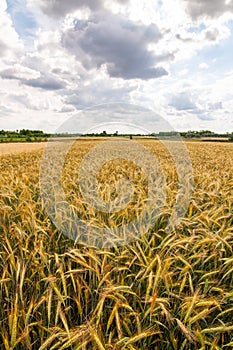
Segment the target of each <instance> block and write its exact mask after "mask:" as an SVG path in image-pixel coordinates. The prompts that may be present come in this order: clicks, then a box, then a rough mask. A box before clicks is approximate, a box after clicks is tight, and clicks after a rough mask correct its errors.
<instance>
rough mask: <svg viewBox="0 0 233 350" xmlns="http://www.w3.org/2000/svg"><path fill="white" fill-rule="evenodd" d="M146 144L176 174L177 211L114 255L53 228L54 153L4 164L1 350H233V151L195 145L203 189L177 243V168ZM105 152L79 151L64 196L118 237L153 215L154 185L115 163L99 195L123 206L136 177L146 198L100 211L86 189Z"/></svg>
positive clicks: (171, 184)
mask: <svg viewBox="0 0 233 350" xmlns="http://www.w3.org/2000/svg"><path fill="white" fill-rule="evenodd" d="M140 142H143V144H144V145H145V146H146V147H147V148H148V149H150V151H151V152H152V153H154V154H155V156H156V157H157V158H158V159H159V162H160V163H161V165H162V167H163V169H164V172H165V173H166V183H167V184H166V191H167V200H166V203H165V205H164V208H163V210H162V211H161V214H160V215H159V217H158V218H157V221H156V222H155V223H154V226H153V227H152V228H151V230H150V231H149V232H147V233H146V234H142V235H141V236H140V237H139V238H138V240H136V241H133V242H131V243H129V244H128V245H126V246H121V247H114V248H111V249H104V248H103V249H95V248H93V247H90V246H88V245H85V244H84V243H83V244H81V243H80V242H77V243H76V244H75V245H74V242H73V241H71V240H69V239H68V238H67V237H65V236H64V235H63V234H62V233H61V232H59V231H58V230H57V229H56V227H55V226H54V224H53V223H52V222H51V221H50V219H49V217H48V214H47V213H46V210H45V208H44V205H43V204H42V202H41V197H40V188H39V167H40V159H41V156H42V151H33V152H29V153H24V154H12V155H5V156H2V157H1V163H0V170H1V173H0V181H1V190H0V191H1V198H0V208H1V216H0V300H1V306H0V344H2V345H0V348H1V349H9V350H10V349H11V350H12V349H22V350H23V349H32V350H33V349H35V350H38V349H40V350H44V349H76V350H78V349H80V350H83V349H93V350H97V349H99V350H103V349H115V350H117V349H131V350H133V349H135V350H136V349H151V350H153V349H155V350H156V349H159V350H163V349H167V350H170V349H174V350H182V349H183V350H185V349H187V350H189V349H195V350H196V349H200V350H201V349H203V350H204V349H213V350H214V349H216V350H217V349H219V350H220V349H230V348H233V342H232V339H233V326H232V319H233V305H232V300H233V252H232V249H233V248H232V243H233V215H232V212H233V145H232V144H230V143H204V144H203V143H198V142H196V143H192V142H190V143H187V147H188V149H189V152H190V156H191V159H192V163H193V169H194V178H195V189H194V193H193V195H192V198H191V201H190V205H189V208H188V211H187V214H186V217H185V218H184V220H183V221H182V223H181V224H179V226H178V227H177V228H176V229H175V230H173V231H172V232H166V230H165V229H166V225H167V222H168V219H169V215H170V214H171V212H172V206H173V204H174V200H175V198H176V193H177V174H176V169H175V164H174V162H173V161H172V159H171V156H170V155H169V153H168V152H167V151H166V150H165V149H164V147H163V146H162V145H161V144H160V143H159V142H156V141H149V140H146V141H140ZM94 145H96V141H91V140H88V141H86V142H81V141H79V142H78V143H77V144H76V145H75V146H74V147H73V149H72V151H71V152H70V153H69V155H68V157H67V160H66V165H65V168H64V170H63V186H64V191H65V193H66V197H67V199H68V200H69V202H70V203H72V205H73V208H74V211H75V212H76V213H77V212H78V213H79V215H80V217H81V218H83V219H85V220H86V221H88V222H89V223H95V224H96V225H98V226H99V227H107V226H112V227H118V226H120V225H122V224H124V223H127V222H130V221H131V220H132V219H134V218H135V216H136V215H137V213H140V212H141V210H142V209H143V203H144V202H143V201H144V200H145V198H146V195H147V185H146V181H144V178H143V174H142V172H141V170H140V169H139V168H138V167H137V166H135V165H133V164H130V163H129V162H127V161H117V162H111V164H108V166H107V165H106V166H105V167H103V169H101V172H100V174H99V178H98V180H99V183H100V186H99V194H100V196H102V198H103V199H105V200H110V199H112V198H115V196H116V193H115V190H114V188H113V186H112V184H113V183H114V181H115V180H116V179H119V178H121V177H122V176H123V177H124V176H126V174H127V176H128V178H129V179H130V181H133V182H134V186H135V188H136V191H135V195H134V197H133V198H132V200H131V202H130V205H128V206H127V207H126V208H125V209H123V210H121V211H119V212H118V213H112V214H105V213H102V212H100V211H96V210H94V209H93V208H92V207H91V206H88V205H87V204H86V203H84V201H83V200H82V199H81V197H80V196H79V195H78V196H77V193H78V191H79V189H78V188H77V181H76V180H77V176H78V170H79V169H78V166H79V164H80V162H81V160H82V158H83V156H84V155H85V153H86V152H87V151H88V150H90V149H91V148H92V147H93V146H94ZM114 169H117V171H116V172H115V174H116V175H115V177H114Z"/></svg>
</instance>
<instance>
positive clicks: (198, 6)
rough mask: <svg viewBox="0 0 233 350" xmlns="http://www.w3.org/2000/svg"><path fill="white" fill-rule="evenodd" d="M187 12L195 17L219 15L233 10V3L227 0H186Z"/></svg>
mask: <svg viewBox="0 0 233 350" xmlns="http://www.w3.org/2000/svg"><path fill="white" fill-rule="evenodd" d="M185 2H186V5H187V12H188V13H189V14H190V16H191V17H192V18H193V19H197V18H198V17H202V16H206V17H218V16H221V15H223V14H224V13H226V12H233V3H232V2H229V3H227V2H226V1H225V0H185Z"/></svg>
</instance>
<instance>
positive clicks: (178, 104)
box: [170, 92, 198, 111]
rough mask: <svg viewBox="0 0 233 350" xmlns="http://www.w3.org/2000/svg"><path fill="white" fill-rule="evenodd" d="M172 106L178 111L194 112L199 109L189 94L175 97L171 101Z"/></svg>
mask: <svg viewBox="0 0 233 350" xmlns="http://www.w3.org/2000/svg"><path fill="white" fill-rule="evenodd" d="M170 106H172V107H174V108H175V109H176V110H178V111H194V110H197V109H198V108H197V106H196V104H195V102H194V101H193V98H192V97H191V96H190V94H189V93H187V92H181V93H179V94H177V95H174V96H173V97H172V98H171V100H170Z"/></svg>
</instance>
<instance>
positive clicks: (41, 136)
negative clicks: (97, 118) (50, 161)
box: [0, 129, 233, 142]
mask: <svg viewBox="0 0 233 350" xmlns="http://www.w3.org/2000/svg"><path fill="white" fill-rule="evenodd" d="M178 135H180V136H182V137H184V138H189V139H190V138H208V137H212V138H223V137H224V138H228V139H229V141H231V142H233V132H232V133H226V134H223V133H215V132H213V131H210V130H200V131H193V130H189V131H184V132H180V133H179V132H177V131H161V132H158V133H151V134H147V135H145V134H128V133H127V134H120V133H119V132H118V131H115V132H113V133H108V132H107V131H106V130H103V131H102V132H98V133H97V132H96V133H88V134H77V133H68V132H64V133H53V134H49V133H45V132H43V131H42V130H30V129H21V130H16V131H9V130H0V141H1V142H4V140H6V141H15V140H22V141H28V142H29V141H37V140H39V141H45V140H46V139H47V138H48V137H80V136H82V137H117V136H121V137H128V138H130V139H132V138H133V137H137V136H138V137H147V138H148V137H151V138H155V139H157V138H160V137H175V136H178Z"/></svg>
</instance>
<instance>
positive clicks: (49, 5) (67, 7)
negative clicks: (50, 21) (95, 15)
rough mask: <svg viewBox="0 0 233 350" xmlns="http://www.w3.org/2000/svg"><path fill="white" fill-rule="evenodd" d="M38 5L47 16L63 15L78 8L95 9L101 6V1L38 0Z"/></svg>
mask: <svg viewBox="0 0 233 350" xmlns="http://www.w3.org/2000/svg"><path fill="white" fill-rule="evenodd" d="M38 5H39V6H40V7H41V9H42V11H43V12H44V13H45V14H46V15H48V16H52V17H63V16H65V15H66V14H68V13H70V12H72V11H75V10H77V9H79V8H90V9H91V10H97V9H98V8H101V7H102V2H101V0H85V1H83V0H66V1H64V0H56V1H52V0H40V1H39V2H38Z"/></svg>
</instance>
